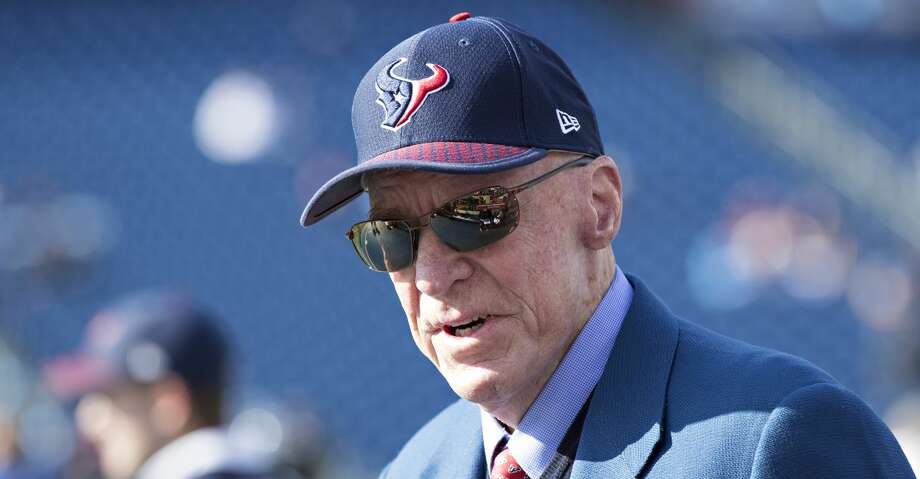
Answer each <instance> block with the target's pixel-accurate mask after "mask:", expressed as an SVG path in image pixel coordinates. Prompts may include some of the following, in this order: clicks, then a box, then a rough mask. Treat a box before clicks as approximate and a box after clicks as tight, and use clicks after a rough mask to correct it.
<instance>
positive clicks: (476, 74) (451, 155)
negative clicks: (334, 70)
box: [300, 13, 603, 226]
mask: <svg viewBox="0 0 920 479" xmlns="http://www.w3.org/2000/svg"><path fill="white" fill-rule="evenodd" d="M351 116H352V126H353V127H354V132H355V143H356V144H357V150H358V164H357V166H354V167H352V168H349V169H347V170H345V171H343V172H342V173H340V174H338V175H337V176H335V177H334V178H332V179H331V180H329V181H328V182H326V184H324V185H323V186H322V187H321V188H320V189H319V191H317V192H316V193H315V194H314V195H313V198H312V199H310V201H309V203H308V204H307V207H306V208H305V209H304V211H303V215H302V216H301V219H300V221H301V223H302V224H303V225H304V226H309V225H311V224H313V223H316V222H317V221H319V220H321V219H322V218H323V217H325V216H326V215H328V214H330V213H332V212H333V211H335V210H337V209H339V208H340V207H342V206H344V205H345V204H347V203H348V202H349V201H351V200H353V199H354V198H356V197H357V196H358V195H360V194H361V192H362V191H363V188H362V185H361V177H362V175H364V174H365V173H369V172H372V171H378V170H385V169H404V170H424V171H432V172H440V173H456V174H482V173H492V172H497V171H503V170H507V169H511V168H516V167H519V166H523V165H526V164H529V163H532V162H534V161H537V160H539V159H541V158H543V157H544V156H546V154H547V153H548V152H549V151H550V150H562V151H570V152H573V153H581V154H586V155H590V156H600V155H602V154H603V146H602V144H601V139H600V135H599V134H598V130H597V120H596V118H595V115H594V109H593V108H592V107H591V104H590V103H589V102H588V98H587V97H586V96H585V93H584V91H582V89H581V86H580V85H579V84H578V81H577V80H575V76H574V75H572V72H571V71H570V70H569V67H568V66H567V65H566V64H565V62H563V61H562V59H561V58H560V57H559V55H557V54H556V53H555V52H553V51H552V50H551V49H550V48H549V47H547V46H546V45H545V44H543V42H541V41H540V40H538V39H536V38H534V37H533V36H531V35H529V34H528V33H526V32H524V31H523V30H521V29H520V28H519V27H517V26H515V25H513V24H511V23H509V22H507V21H505V20H501V19H498V18H491V17H472V16H470V15H469V14H468V13H461V14H457V15H454V16H453V17H452V18H451V19H450V21H449V22H448V23H444V24H441V25H436V26H434V27H431V28H429V29H427V30H424V31H422V32H420V33H417V34H415V35H413V36H411V37H409V38H408V39H406V40H404V41H403V42H402V43H400V44H399V45H396V47H394V48H393V49H392V50H390V51H389V52H387V53H386V55H384V56H383V57H382V58H381V59H380V60H378V61H377V63H376V64H374V66H373V67H371V69H370V70H369V71H368V72H367V74H366V75H364V79H362V80H361V83H360V84H359V85H358V90H357V91H356V92H355V98H354V103H353V104H352V114H351Z"/></svg>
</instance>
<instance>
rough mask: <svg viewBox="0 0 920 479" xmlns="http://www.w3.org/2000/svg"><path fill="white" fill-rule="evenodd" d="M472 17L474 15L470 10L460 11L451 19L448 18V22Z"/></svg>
mask: <svg viewBox="0 0 920 479" xmlns="http://www.w3.org/2000/svg"><path fill="white" fill-rule="evenodd" d="M470 17H472V15H470V12H460V13H458V14H456V15H454V16H452V17H450V20H448V22H449V23H457V22H462V21H464V20H466V19H468V18H470Z"/></svg>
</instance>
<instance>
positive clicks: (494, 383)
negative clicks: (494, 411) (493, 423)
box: [441, 367, 508, 409]
mask: <svg viewBox="0 0 920 479" xmlns="http://www.w3.org/2000/svg"><path fill="white" fill-rule="evenodd" d="M441 374H443V375H444V377H445V379H447V384H448V385H450V388H451V389H453V390H454V392H455V393H456V394H457V395H458V396H460V397H461V398H463V399H466V400H467V401H470V402H474V403H476V404H479V405H480V406H483V407H484V408H486V409H489V407H488V406H489V405H492V404H495V403H498V402H501V398H502V396H503V392H504V391H505V389H506V388H507V386H508V384H507V383H504V382H502V381H501V380H500V379H501V376H500V375H499V373H498V372H496V371H494V370H491V369H486V368H479V367H465V368H463V369H461V370H451V371H442V372H441ZM502 386H504V387H502Z"/></svg>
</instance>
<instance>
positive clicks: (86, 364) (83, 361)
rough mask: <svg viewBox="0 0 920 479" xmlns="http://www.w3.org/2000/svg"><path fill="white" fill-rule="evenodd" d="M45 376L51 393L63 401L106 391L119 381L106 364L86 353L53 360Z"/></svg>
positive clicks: (45, 368)
mask: <svg viewBox="0 0 920 479" xmlns="http://www.w3.org/2000/svg"><path fill="white" fill-rule="evenodd" d="M43 376H44V379H45V384H46V385H47V387H48V389H49V390H50V391H51V393H52V394H54V395H56V396H58V397H60V398H63V399H69V398H73V397H76V396H80V395H83V394H86V393H89V392H93V391H98V390H100V389H104V388H106V387H107V386H111V385H112V384H114V383H116V382H117V379H118V376H117V375H116V374H115V372H114V371H112V369H111V368H110V367H109V366H108V365H107V364H106V363H105V362H103V361H102V360H101V359H99V358H96V357H93V356H90V355H87V354H84V353H75V354H71V355H68V356H62V357H60V358H57V359H54V360H52V361H51V362H49V363H48V364H46V365H45V367H44V371H43Z"/></svg>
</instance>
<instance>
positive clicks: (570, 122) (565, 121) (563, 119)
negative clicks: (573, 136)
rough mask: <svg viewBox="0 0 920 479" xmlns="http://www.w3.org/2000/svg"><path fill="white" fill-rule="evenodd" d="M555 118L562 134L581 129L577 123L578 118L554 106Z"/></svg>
mask: <svg viewBox="0 0 920 479" xmlns="http://www.w3.org/2000/svg"><path fill="white" fill-rule="evenodd" d="M556 119H558V120H559V128H560V129H562V134H563V135H567V134H569V133H571V132H573V131H578V130H580V129H581V123H578V118H575V117H574V116H572V115H569V114H568V113H566V112H564V111H562V110H560V109H558V108H556Z"/></svg>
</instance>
